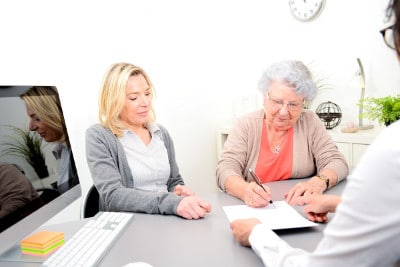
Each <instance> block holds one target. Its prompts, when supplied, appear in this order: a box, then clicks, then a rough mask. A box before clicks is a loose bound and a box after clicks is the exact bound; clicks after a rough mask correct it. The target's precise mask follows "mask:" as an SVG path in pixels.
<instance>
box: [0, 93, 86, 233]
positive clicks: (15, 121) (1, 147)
mask: <svg viewBox="0 0 400 267" xmlns="http://www.w3.org/2000/svg"><path fill="white" fill-rule="evenodd" d="M0 107H1V113H0V203H1V204H0V232H2V231H4V230H5V229H7V228H9V227H10V226H12V225H13V224H15V223H16V222H18V221H20V220H21V219H23V218H25V217H26V216H28V215H29V214H31V213H33V212H34V211H36V210H37V209H39V208H41V207H43V206H44V205H46V204H47V203H49V202H51V201H52V200H54V199H56V198H58V197H59V196H60V195H62V194H64V193H65V192H68V190H70V189H71V188H73V187H74V186H75V185H77V184H79V180H78V175H77V172H76V168H75V162H74V158H73V155H72V151H71V145H70V142H69V138H68V133H67V131H66V126H65V121H64V116H63V113H62V109H61V104H60V99H59V95H58V92H57V89H56V88H55V87H51V86H1V87H0Z"/></svg>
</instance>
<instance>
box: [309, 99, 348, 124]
mask: <svg viewBox="0 0 400 267" xmlns="http://www.w3.org/2000/svg"><path fill="white" fill-rule="evenodd" d="M315 113H316V114H317V115H318V117H319V118H320V119H321V121H322V122H323V123H324V125H325V128H326V129H333V128H335V127H336V126H338V125H339V123H340V121H341V120H342V111H341V110H340V107H339V106H338V105H336V104H335V103H332V102H330V101H328V102H324V103H321V104H319V106H318V107H317V109H316V111H315Z"/></svg>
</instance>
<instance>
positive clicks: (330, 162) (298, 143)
mask: <svg viewBox="0 0 400 267" xmlns="http://www.w3.org/2000/svg"><path fill="white" fill-rule="evenodd" d="M263 119H264V110H259V111H256V112H252V113H249V114H247V115H244V116H243V117H241V118H239V119H238V120H237V121H236V124H235V125H234V127H233V128H232V130H231V132H230V133H229V135H228V138H227V140H226V142H225V144H224V148H223V150H222V154H221V157H220V158H219V160H218V164H217V170H216V175H217V183H218V186H219V187H220V188H221V189H222V190H224V189H225V188H224V185H225V181H226V179H227V177H229V176H234V175H237V176H240V177H243V176H244V177H245V179H246V181H251V180H252V179H251V176H249V168H251V169H253V170H254V169H255V167H256V164H257V159H258V152H259V149H260V144H261V133H262V125H263ZM323 169H330V170H332V171H334V172H335V173H336V174H337V176H338V178H339V181H340V180H343V179H344V178H345V177H346V176H347V175H348V173H349V167H348V165H347V162H346V160H345V158H344V156H343V154H342V153H340V152H339V150H338V149H337V146H336V144H335V143H334V142H333V140H332V138H331V136H330V135H329V133H328V132H327V131H326V129H325V127H324V125H323V123H322V121H321V120H320V119H319V118H318V116H317V115H316V114H315V113H314V112H313V111H310V110H304V111H303V112H302V113H301V115H300V117H299V119H298V120H297V121H296V123H295V124H294V133H293V167H292V178H305V177H311V176H313V175H315V174H316V173H317V172H318V171H321V170H323Z"/></svg>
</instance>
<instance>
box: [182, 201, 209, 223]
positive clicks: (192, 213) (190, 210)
mask: <svg viewBox="0 0 400 267" xmlns="http://www.w3.org/2000/svg"><path fill="white" fill-rule="evenodd" d="M210 211H211V204H210V203H209V202H208V201H205V200H202V199H200V198H199V197H197V196H187V197H184V198H182V200H181V201H180V202H179V204H178V207H177V208H176V213H177V214H178V215H179V216H181V217H183V218H185V219H188V220H191V219H200V218H203V217H204V216H205V215H206V214H207V213H209V212H210Z"/></svg>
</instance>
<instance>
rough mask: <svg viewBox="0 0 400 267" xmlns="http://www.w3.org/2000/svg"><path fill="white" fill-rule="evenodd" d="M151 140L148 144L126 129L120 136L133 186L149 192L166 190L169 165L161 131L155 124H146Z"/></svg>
mask: <svg viewBox="0 0 400 267" xmlns="http://www.w3.org/2000/svg"><path fill="white" fill-rule="evenodd" d="M148 129H149V131H150V133H151V140H150V143H149V144H148V145H145V144H144V143H143V141H142V140H141V139H140V137H139V136H137V135H136V134H135V133H134V132H132V131H130V130H126V131H125V132H124V134H123V136H122V137H121V138H120V141H121V143H122V146H123V147H124V150H125V153H126V157H127V159H128V164H129V168H130V170H131V172H132V176H133V181H134V187H135V188H136V189H140V190H144V191H151V192H168V188H167V181H168V178H169V176H170V166H169V160H168V153H167V149H166V147H165V145H164V142H163V141H162V139H161V136H162V134H161V131H160V129H159V128H158V126H157V125H155V124H150V125H148Z"/></svg>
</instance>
